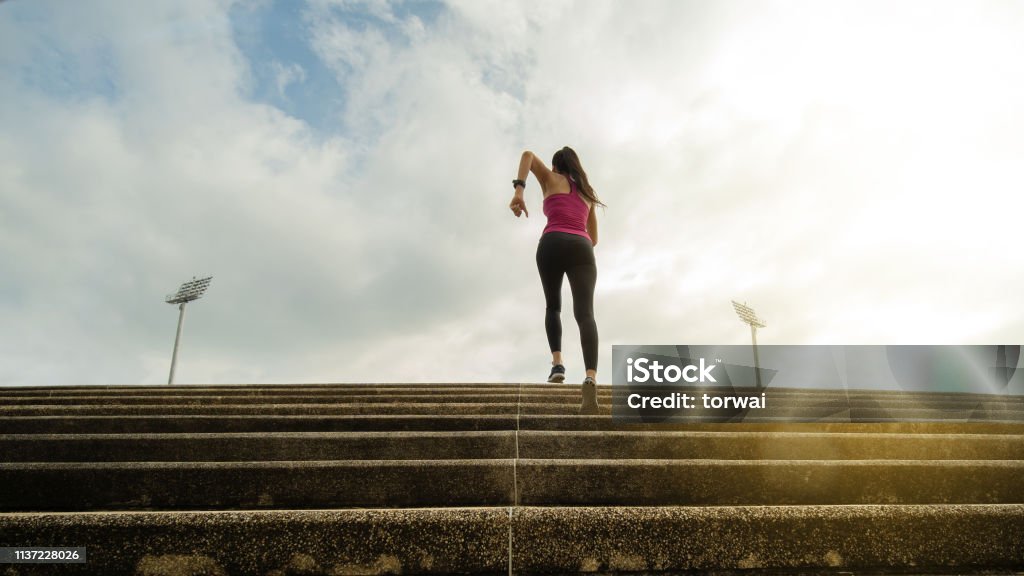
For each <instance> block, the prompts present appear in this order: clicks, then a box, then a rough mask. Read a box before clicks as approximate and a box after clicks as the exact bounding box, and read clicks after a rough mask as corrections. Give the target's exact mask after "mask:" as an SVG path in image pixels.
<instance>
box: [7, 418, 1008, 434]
mask: <svg viewBox="0 0 1024 576" xmlns="http://www.w3.org/2000/svg"><path fill="white" fill-rule="evenodd" d="M517 426H518V427H519V428H520V429H522V430H592V431H597V430H621V431H637V430H700V431H708V432H711V431H723V432H724V431H747V432H839V433H846V432H864V433H877V432H882V433H911V434H933V433H937V434H1024V423H1004V422H844V421H833V422H789V421H771V422H743V423H736V424H734V423H722V422H680V423H657V424H654V423H651V424H634V423H627V422H619V421H617V420H615V419H613V418H612V417H610V416H607V415H598V416H577V415H546V414H523V415H519V416H516V415H506V416H492V415H469V416H443V415H442V416H434V415H390V416H379V415H357V416H341V415H330V416H316V417H311V416H268V415H262V416H260V415H235V416H211V415H175V416H166V415H151V416H7V417H3V418H0V434H141V433H173V432H180V433H193V432H194V433H221V432H332V431H334V432H341V431H351V432H371V431H403V430H408V431H415V430H423V431H455V430H515V429H516V427H517Z"/></svg>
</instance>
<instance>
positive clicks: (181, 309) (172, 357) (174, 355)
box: [167, 302, 185, 384]
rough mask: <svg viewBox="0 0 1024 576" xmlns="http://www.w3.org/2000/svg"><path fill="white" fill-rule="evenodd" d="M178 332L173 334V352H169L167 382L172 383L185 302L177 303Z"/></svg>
mask: <svg viewBox="0 0 1024 576" xmlns="http://www.w3.org/2000/svg"><path fill="white" fill-rule="evenodd" d="M178 310H179V312H178V333H177V334H175V336H174V353H173V354H171V375H170V376H168V377H167V383H168V384H174V367H175V366H176V365H177V364H178V344H179V343H180V342H181V325H182V324H183V323H184V322H185V302H182V303H181V304H178Z"/></svg>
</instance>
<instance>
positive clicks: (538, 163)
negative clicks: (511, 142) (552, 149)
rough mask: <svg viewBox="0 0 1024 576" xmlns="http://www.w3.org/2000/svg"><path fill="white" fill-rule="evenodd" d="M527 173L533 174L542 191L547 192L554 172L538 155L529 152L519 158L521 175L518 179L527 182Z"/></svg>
mask: <svg viewBox="0 0 1024 576" xmlns="http://www.w3.org/2000/svg"><path fill="white" fill-rule="evenodd" d="M527 172H532V173H533V175H534V176H536V177H537V182H538V183H539V184H540V189H541V191H544V190H547V188H548V182H550V181H551V174H552V172H551V170H548V167H547V166H545V165H544V161H543V160H541V159H540V158H537V155H536V154H534V153H533V152H530V151H529V150H526V151H525V152H523V155H522V156H521V157H520V158H519V175H518V176H516V178H518V179H520V180H526V173H527Z"/></svg>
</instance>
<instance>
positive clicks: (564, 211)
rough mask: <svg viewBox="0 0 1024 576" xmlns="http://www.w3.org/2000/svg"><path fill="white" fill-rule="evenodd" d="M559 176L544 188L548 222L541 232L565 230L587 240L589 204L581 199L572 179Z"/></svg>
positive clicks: (545, 210) (545, 211)
mask: <svg viewBox="0 0 1024 576" xmlns="http://www.w3.org/2000/svg"><path fill="white" fill-rule="evenodd" d="M559 176H560V177H559V178H557V179H555V181H554V182H552V183H551V184H550V185H549V187H548V190H545V196H544V215H545V216H547V219H548V224H547V226H545V227H544V232H543V233H544V234H547V233H548V232H567V233H569V234H578V235H580V236H583V237H585V238H587V239H588V240H589V239H590V235H589V234H587V218H588V216H589V215H590V205H589V204H588V203H587V201H586V200H584V199H583V196H582V195H581V194H580V193H579V190H577V188H576V183H575V182H573V181H572V179H570V178H568V177H566V176H562V175H559ZM558 180H561V182H558ZM558 184H562V186H558ZM563 190H564V191H563Z"/></svg>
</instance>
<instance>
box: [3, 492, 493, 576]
mask: <svg viewBox="0 0 1024 576" xmlns="http://www.w3.org/2000/svg"><path fill="white" fill-rule="evenodd" d="M508 523H509V513H508V509H507V508H445V509H416V510H301V511H295V510H280V511H276V510H275V511H238V512H230V511H219V512H108V513H78V514H60V513H51V514H0V546H10V545H15V544H17V545H23V544H24V543H26V542H41V543H42V542H45V543H56V542H64V543H68V545H75V546H85V547H86V554H87V558H88V564H87V565H85V566H84V567H76V566H75V565H54V564H49V565H47V564H36V565H29V564H18V565H14V564H10V565H4V567H3V568H0V574H5V575H6V574H12V575H18V576H21V575H28V574H55V573H57V574H61V573H78V574H83V573H88V574H106V575H111V576H114V575H136V574H140V575H141V574H150V575H156V574H198V573H202V572H196V571H192V570H189V568H196V567H205V568H207V570H208V571H207V572H206V573H208V574H212V573H217V572H216V570H217V569H220V570H223V573H224V574H229V575H232V576H235V575H267V576H271V575H276V576H283V575H285V574H289V575H290V574H310V575H314V574H317V575H320V574H398V573H406V574H419V573H433V574H446V573H454V572H471V573H483V574H488V573H491V574H498V573H501V574H507V573H508V557H509V552H508V550H509V549H508V545H509V539H508V533H509V527H508ZM9 567H15V568H14V570H15V571H13V572H4V571H3V570H6V569H8V568H9Z"/></svg>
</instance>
